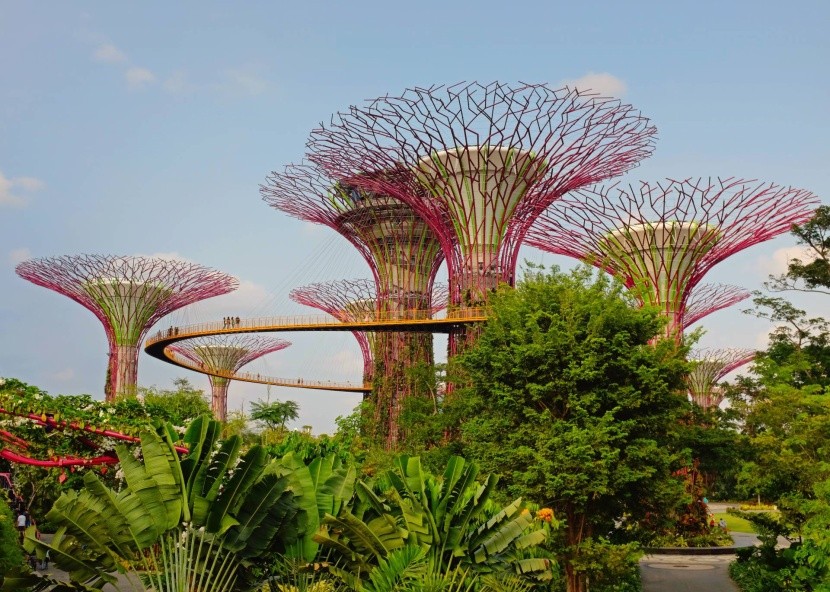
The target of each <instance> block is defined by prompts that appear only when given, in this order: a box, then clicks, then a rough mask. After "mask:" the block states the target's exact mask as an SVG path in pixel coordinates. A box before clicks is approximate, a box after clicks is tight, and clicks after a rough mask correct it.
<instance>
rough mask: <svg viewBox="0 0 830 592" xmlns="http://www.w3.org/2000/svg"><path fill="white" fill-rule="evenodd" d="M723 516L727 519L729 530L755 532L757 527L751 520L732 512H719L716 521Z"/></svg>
mask: <svg viewBox="0 0 830 592" xmlns="http://www.w3.org/2000/svg"><path fill="white" fill-rule="evenodd" d="M721 518H723V519H724V520H726V528H727V530H728V531H729V532H748V533H752V534H754V533H755V529H754V528H753V526H752V523H751V522H750V521H749V520H745V519H743V518H740V517H738V516H733V515H732V514H726V513H722V514H721V513H717V514H715V522H716V523H717V522H718V521H719V520H720V519H721Z"/></svg>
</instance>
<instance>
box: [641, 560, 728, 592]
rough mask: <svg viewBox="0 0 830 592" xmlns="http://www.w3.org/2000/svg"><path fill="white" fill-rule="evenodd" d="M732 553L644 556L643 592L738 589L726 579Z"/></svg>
mask: <svg viewBox="0 0 830 592" xmlns="http://www.w3.org/2000/svg"><path fill="white" fill-rule="evenodd" d="M734 559H735V556H734V555H646V556H645V557H643V558H642V559H641V560H640V575H641V576H642V578H643V592H738V588H737V586H735V584H733V583H732V580H731V579H729V571H728V568H729V564H730V563H731V562H732V561H733V560H734Z"/></svg>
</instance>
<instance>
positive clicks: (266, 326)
mask: <svg viewBox="0 0 830 592" xmlns="http://www.w3.org/2000/svg"><path fill="white" fill-rule="evenodd" d="M486 320H487V316H486V310H485V309H483V308H465V309H462V310H457V311H453V312H452V313H447V314H446V315H444V316H440V317H436V316H434V315H432V313H431V312H430V311H423V310H411V311H403V312H395V313H391V314H390V313H383V312H381V313H377V314H375V315H365V316H363V317H362V318H360V319H355V320H353V321H339V320H337V319H335V318H334V317H331V316H328V315H302V316H292V317H261V318H253V319H240V320H239V321H238V322H236V323H234V324H233V325H230V326H229V325H228V323H227V322H224V321H215V322H211V323H201V324H198V325H188V326H183V327H169V328H167V329H166V330H163V331H159V332H157V333H155V334H154V335H152V336H151V337H149V338H148V339H147V341H146V342H145V343H144V351H145V352H146V353H148V354H149V355H151V356H153V357H154V358H156V359H158V360H161V361H162V362H167V363H168V364H173V365H175V366H179V367H181V368H186V369H187V370H192V371H194V372H199V373H201V374H208V375H210V376H219V377H222V378H227V379H228V380H239V381H242V382H255V383H260V384H267V385H273V386H284V387H291V388H303V389H313V390H326V391H340V392H357V393H359V392H368V391H370V390H371V388H372V387H371V385H370V384H362V383H361V384H351V383H336V382H331V381H318V380H306V379H303V378H276V377H272V376H263V375H261V374H253V373H249V372H239V373H232V372H226V371H224V370H216V369H212V368H209V367H207V366H204V365H200V364H198V363H196V362H194V361H192V360H189V359H187V358H185V357H184V356H180V355H177V354H176V353H175V352H173V351H171V350H170V349H169V348H168V346H170V345H173V344H174V343H176V342H178V341H183V340H185V339H193V338H195V337H209V336H214V335H230V334H237V333H277V332H293V331H407V332H412V331H418V332H425V333H447V332H450V331H452V330H453V329H455V328H458V327H460V326H462V325H466V324H469V323H482V322H484V321H486Z"/></svg>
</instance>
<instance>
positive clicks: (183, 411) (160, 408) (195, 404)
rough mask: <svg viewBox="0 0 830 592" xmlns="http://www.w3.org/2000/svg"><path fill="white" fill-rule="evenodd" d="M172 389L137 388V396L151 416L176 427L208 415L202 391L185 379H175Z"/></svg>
mask: <svg viewBox="0 0 830 592" xmlns="http://www.w3.org/2000/svg"><path fill="white" fill-rule="evenodd" d="M173 387H174V388H172V389H166V390H158V389H156V388H155V387H151V388H143V387H139V389H138V390H139V396H140V397H142V398H143V399H144V406H145V407H146V408H147V410H148V412H150V413H151V415H153V416H155V417H156V418H158V419H161V420H163V421H169V422H170V423H172V424H173V425H176V426H184V425H187V424H188V423H190V422H191V421H193V420H194V419H196V418H197V417H199V416H200V415H204V414H206V413H207V414H210V412H211V411H210V404H209V403H208V400H207V398H206V397H205V393H204V391H202V390H201V389H197V388H195V387H194V386H193V385H192V384H190V381H189V380H188V379H187V378H177V379H175V380H174V381H173Z"/></svg>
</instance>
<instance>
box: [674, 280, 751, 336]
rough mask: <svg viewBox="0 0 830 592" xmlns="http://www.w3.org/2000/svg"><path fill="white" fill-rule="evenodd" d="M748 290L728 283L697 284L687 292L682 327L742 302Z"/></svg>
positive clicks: (748, 295) (684, 327)
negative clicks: (687, 296)
mask: <svg viewBox="0 0 830 592" xmlns="http://www.w3.org/2000/svg"><path fill="white" fill-rule="evenodd" d="M751 295H752V294H751V292H750V291H749V290H745V289H744V288H741V287H740V286H730V285H728V284H698V285H697V286H695V288H694V289H693V290H692V291H691V292H690V293H689V298H688V300H687V301H686V308H685V310H684V312H683V329H686V328H688V327H690V326H691V325H694V324H695V323H696V322H698V321H699V320H700V319H702V318H703V317H705V316H708V315H710V314H712V313H713V312H717V311H719V310H723V309H724V308H728V307H730V306H732V305H733V304H737V303H738V302H742V301H743V300H746V299H747V298H749V297H750V296H751Z"/></svg>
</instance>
